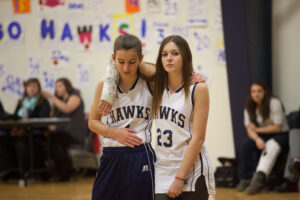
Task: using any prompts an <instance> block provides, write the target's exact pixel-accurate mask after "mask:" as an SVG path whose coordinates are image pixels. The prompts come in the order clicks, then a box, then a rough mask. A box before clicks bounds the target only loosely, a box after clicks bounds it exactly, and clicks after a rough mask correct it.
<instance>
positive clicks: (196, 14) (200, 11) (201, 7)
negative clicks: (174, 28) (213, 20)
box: [186, 0, 208, 26]
mask: <svg viewBox="0 0 300 200" xmlns="http://www.w3.org/2000/svg"><path fill="white" fill-rule="evenodd" d="M207 9H208V7H207V0H188V6H187V12H186V13H187V24H188V25H189V26H206V25H207Z"/></svg>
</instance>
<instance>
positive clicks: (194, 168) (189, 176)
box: [152, 35, 215, 200]
mask: <svg viewBox="0 0 300 200" xmlns="http://www.w3.org/2000/svg"><path fill="white" fill-rule="evenodd" d="M192 72H193V66H192V54H191V51H190V48H189V45H188V43H187V42H186V40H185V39H183V38H182V37H181V36H177V35H172V36H169V37H167V38H165V39H164V40H163V41H162V43H161V46H160V49H159V53H158V57H157V62H156V74H155V77H154V82H155V85H154V92H153V101H152V116H153V117H155V124H156V127H157V141H156V143H157V144H156V148H155V152H156V156H157V161H156V163H155V193H156V195H155V196H156V199H157V200H166V199H171V198H176V199H184V200H196V199H201V200H207V199H208V196H209V194H214V193H215V186H214V175H213V168H212V165H211V163H210V160H209V158H208V155H207V151H206V148H205V145H204V140H205V134H206V123H207V118H208V112H209V94H208V88H207V86H206V84H205V83H199V84H195V85H192V86H190V84H189V82H190V78H191V76H192Z"/></svg>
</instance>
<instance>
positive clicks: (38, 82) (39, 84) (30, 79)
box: [21, 78, 44, 105]
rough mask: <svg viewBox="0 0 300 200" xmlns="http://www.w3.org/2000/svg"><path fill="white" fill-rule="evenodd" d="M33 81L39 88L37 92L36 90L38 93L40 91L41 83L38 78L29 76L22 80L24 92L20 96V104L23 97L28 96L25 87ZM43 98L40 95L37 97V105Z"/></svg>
mask: <svg viewBox="0 0 300 200" xmlns="http://www.w3.org/2000/svg"><path fill="white" fill-rule="evenodd" d="M33 83H34V84H37V86H38V89H39V92H38V93H39V94H40V93H41V91H42V87H41V83H40V81H39V79H37V78H29V79H28V80H27V81H24V82H23V85H24V93H23V97H22V98H21V104H23V101H24V99H25V98H26V97H27V96H28V94H27V90H26V88H27V87H28V86H29V85H30V84H33ZM43 100H44V98H43V96H42V95H40V97H39V99H38V101H37V105H39V104H41V103H42V102H43Z"/></svg>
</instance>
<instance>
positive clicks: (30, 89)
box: [1, 78, 50, 176]
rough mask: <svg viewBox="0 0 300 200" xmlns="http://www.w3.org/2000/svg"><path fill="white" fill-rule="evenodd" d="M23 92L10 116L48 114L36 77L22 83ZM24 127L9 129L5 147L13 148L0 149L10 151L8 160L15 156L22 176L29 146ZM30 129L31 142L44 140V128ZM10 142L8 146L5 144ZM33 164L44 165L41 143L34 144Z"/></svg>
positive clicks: (27, 160)
mask: <svg viewBox="0 0 300 200" xmlns="http://www.w3.org/2000/svg"><path fill="white" fill-rule="evenodd" d="M24 87H25V89H24V94H23V97H22V98H21V99H20V100H19V101H18V104H17V106H16V109H15V112H14V114H13V116H12V118H13V119H16V120H17V119H21V118H43V117H49V116H50V104H49V102H48V101H47V99H45V98H44V97H43V96H42V95H40V92H41V85H40V82H39V80H38V79H36V78H30V79H28V80H27V81H26V82H25V83H24ZM26 131H28V130H27V129H25V128H13V129H12V130H10V131H9V132H10V136H9V138H6V139H7V140H8V141H7V142H6V147H3V148H9V149H13V150H14V152H12V151H11V150H7V149H6V150H5V149H2V150H1V151H6V152H10V154H11V156H8V157H9V161H8V160H6V161H3V162H10V161H11V160H12V159H14V158H15V157H16V161H17V167H18V169H19V171H20V172H21V175H22V176H25V175H26V172H27V171H28V169H29V150H28V149H29V147H28V137H27V136H26V135H25V133H26ZM30 131H32V133H33V135H34V137H33V142H34V143H33V144H34V145H35V143H36V142H37V141H41V140H42V141H44V139H45V137H44V131H45V129H34V130H30ZM39 143H40V142H39ZM9 144H11V145H12V146H11V145H10V146H7V145H9ZM34 149H35V152H34V153H35V164H36V165H38V166H39V167H42V166H45V165H44V161H45V159H46V152H45V151H44V150H43V145H39V146H37V145H35V146H34Z"/></svg>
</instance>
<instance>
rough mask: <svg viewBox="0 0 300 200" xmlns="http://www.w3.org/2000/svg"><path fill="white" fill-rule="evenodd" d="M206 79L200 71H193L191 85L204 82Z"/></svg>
mask: <svg viewBox="0 0 300 200" xmlns="http://www.w3.org/2000/svg"><path fill="white" fill-rule="evenodd" d="M204 82H205V79H204V77H203V76H202V75H201V74H200V73H195V72H193V74H192V77H191V83H190V84H191V85H194V84H195V83H204Z"/></svg>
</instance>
